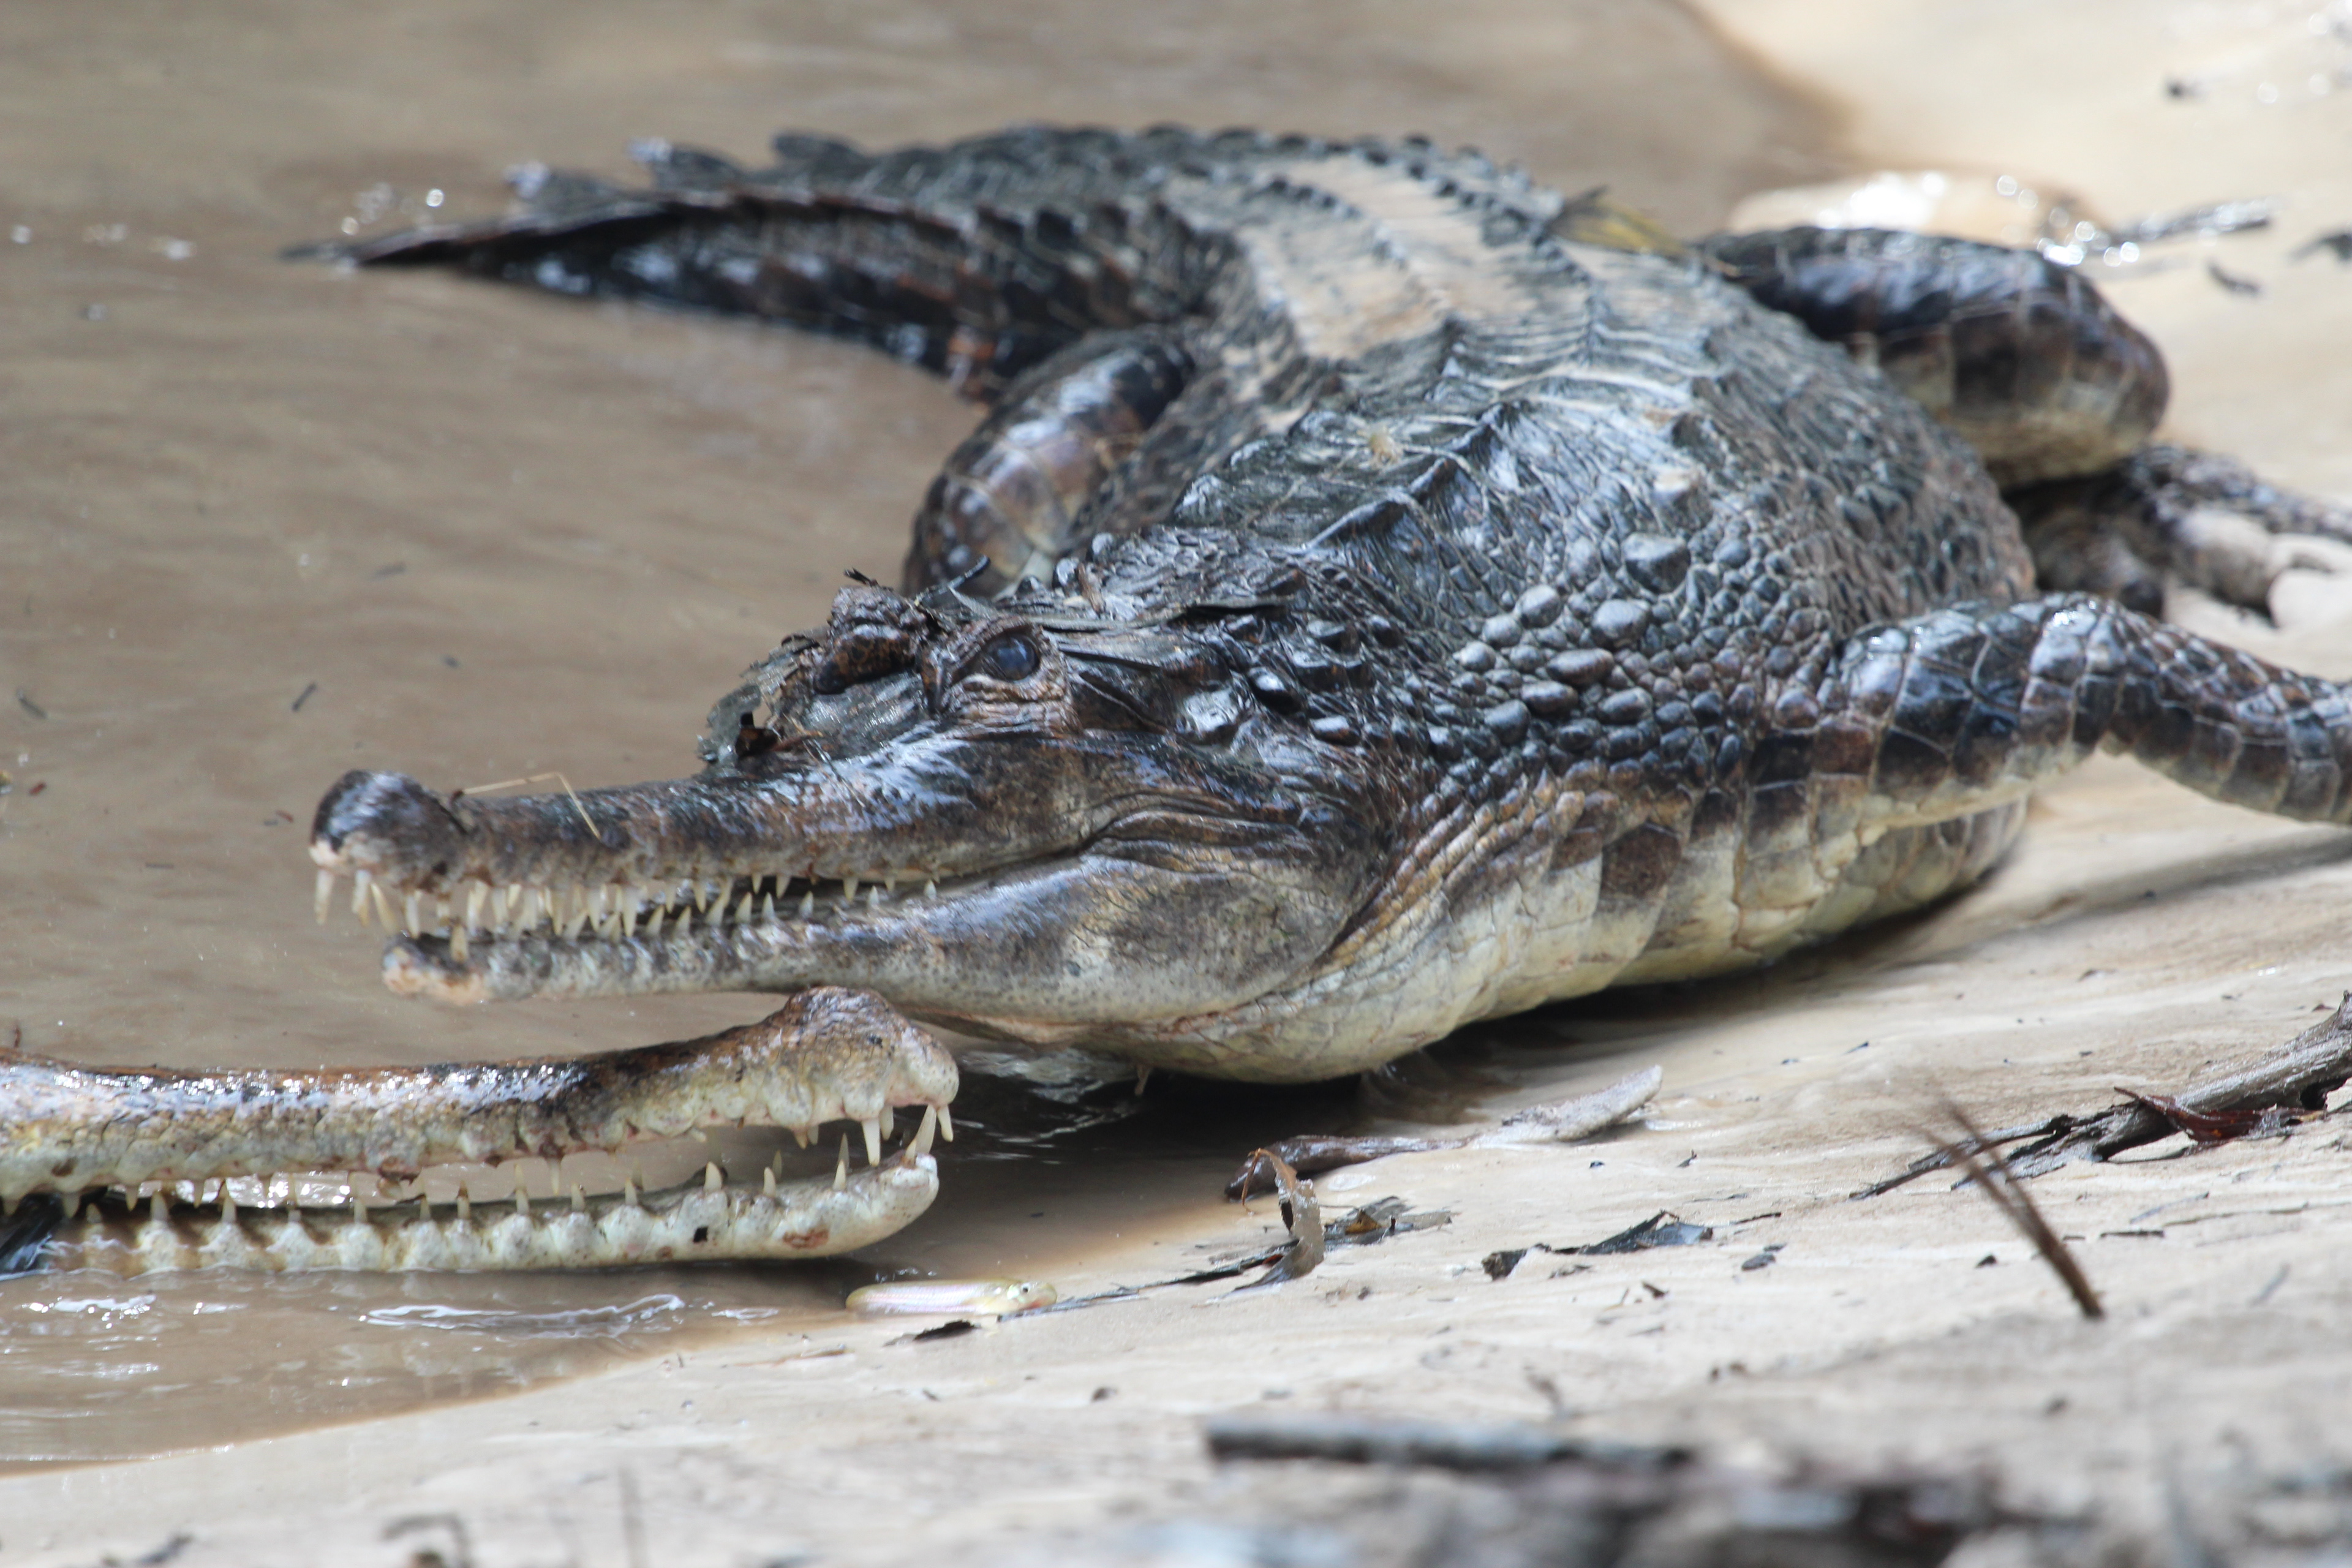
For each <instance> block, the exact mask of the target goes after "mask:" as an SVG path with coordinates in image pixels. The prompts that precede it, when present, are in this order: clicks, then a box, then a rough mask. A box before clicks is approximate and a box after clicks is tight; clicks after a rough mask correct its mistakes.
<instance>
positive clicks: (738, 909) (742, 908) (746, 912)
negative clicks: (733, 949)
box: [735, 890, 756, 925]
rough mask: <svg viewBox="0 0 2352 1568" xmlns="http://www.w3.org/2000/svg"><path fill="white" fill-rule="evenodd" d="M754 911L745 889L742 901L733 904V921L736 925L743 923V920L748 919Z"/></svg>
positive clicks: (749, 895)
mask: <svg viewBox="0 0 2352 1568" xmlns="http://www.w3.org/2000/svg"><path fill="white" fill-rule="evenodd" d="M755 912H756V910H755V908H754V905H753V903H752V898H751V892H750V891H748V890H747V891H746V892H745V893H744V895H743V899H742V901H741V902H740V903H738V904H737V905H736V906H735V923H736V924H737V925H741V924H743V923H744V922H745V921H749V920H750V919H751V916H752V915H753V914H754V913H755Z"/></svg>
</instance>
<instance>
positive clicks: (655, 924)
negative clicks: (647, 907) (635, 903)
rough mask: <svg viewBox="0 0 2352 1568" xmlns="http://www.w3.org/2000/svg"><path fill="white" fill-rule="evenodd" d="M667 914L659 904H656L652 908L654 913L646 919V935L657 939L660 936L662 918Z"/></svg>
mask: <svg viewBox="0 0 2352 1568" xmlns="http://www.w3.org/2000/svg"><path fill="white" fill-rule="evenodd" d="M668 912H669V911H668V910H665V909H663V908H662V907H661V906H660V905H659V904H656V905H655V906H654V912H653V913H652V914H650V915H647V916H646V935H647V936H649V937H653V938H656V939H658V938H659V937H660V936H661V928H662V916H664V915H666V914H667V913H668Z"/></svg>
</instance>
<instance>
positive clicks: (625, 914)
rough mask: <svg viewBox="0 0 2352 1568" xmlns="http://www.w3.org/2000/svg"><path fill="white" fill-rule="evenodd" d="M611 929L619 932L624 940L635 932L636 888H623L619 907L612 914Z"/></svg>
mask: <svg viewBox="0 0 2352 1568" xmlns="http://www.w3.org/2000/svg"><path fill="white" fill-rule="evenodd" d="M613 929H614V931H618V932H620V934H621V940H622V941H624V942H626V941H627V940H628V939H629V938H631V937H633V936H635V935H636V934H637V890H636V889H635V888H629V889H624V890H623V892H622V894H621V908H620V910H619V912H618V913H617V914H615V915H614V919H613Z"/></svg>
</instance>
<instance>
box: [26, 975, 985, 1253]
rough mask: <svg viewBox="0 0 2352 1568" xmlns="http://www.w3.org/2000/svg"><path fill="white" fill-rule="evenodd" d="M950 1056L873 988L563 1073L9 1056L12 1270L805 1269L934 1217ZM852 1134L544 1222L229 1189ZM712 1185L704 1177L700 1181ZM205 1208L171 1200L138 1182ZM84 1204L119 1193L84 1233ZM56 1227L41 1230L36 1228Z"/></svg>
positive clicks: (518, 1212)
mask: <svg viewBox="0 0 2352 1568" xmlns="http://www.w3.org/2000/svg"><path fill="white" fill-rule="evenodd" d="M955 1089H956V1069H955V1063H954V1061H953V1059H952V1058H950V1057H949V1055H948V1054H947V1052H946V1051H945V1050H944V1049H943V1048H942V1047H940V1045H939V1044H938V1043H937V1042H936V1041H934V1040H933V1039H931V1038H930V1037H929V1036H928V1035H926V1034H924V1033H923V1032H922V1031H921V1030H920V1029H919V1028H917V1027H916V1026H913V1025H911V1024H909V1023H908V1022H907V1021H906V1020H905V1019H904V1018H902V1017H900V1016H898V1013H896V1012H895V1011H894V1010H892V1009H891V1008H890V1007H889V1005H887V1004H886V1003H884V1002H883V1001H882V1000H881V999H880V998H878V997H877V996H875V995H874V994H871V993H870V992H865V991H857V990H851V989H847V988H844V987H838V986H812V987H810V988H808V989H806V990H804V991H801V992H797V993H795V994H793V995H791V996H790V997H789V998H788V999H787V1000H786V1001H785V1003H784V1005H782V1007H780V1008H778V1009H777V1010H776V1011H775V1012H774V1013H773V1014H772V1015H771V1016H769V1017H767V1018H765V1019H763V1020H761V1022H760V1023H757V1024H752V1025H749V1026H744V1027H741V1028H736V1029H730V1030H727V1031H725V1032H724V1033H721V1034H718V1035H713V1036H709V1037H706V1038H703V1039H698V1040H691V1041H686V1042H682V1043H677V1044H669V1045H658V1046H648V1047H639V1048H636V1049H633V1050H625V1051H614V1052H608V1053H604V1054H602V1055H597V1056H589V1057H581V1058H541V1059H535V1060H528V1061H516V1062H504V1063H485V1064H467V1065H441V1066H434V1067H423V1068H367V1069H357V1070H342V1071H324V1072H273V1071H263V1070H247V1071H237V1072H223V1073H189V1072H166V1071H160V1070H151V1071H143V1072H129V1071H107V1070H102V1069H96V1068H80V1067H72V1066H68V1065H66V1064H62V1063H58V1062H51V1061H46V1060H43V1059H41V1058H34V1057H27V1056H23V1055H19V1054H16V1053H14V1052H10V1053H7V1054H6V1056H5V1058H0V1198H4V1199H5V1202H6V1205H7V1206H8V1207H9V1209H10V1210H12V1211H15V1210H16V1209H17V1208H18V1205H20V1204H24V1205H27V1206H26V1211H25V1213H24V1214H23V1215H21V1216H20V1217H19V1222H18V1223H17V1224H16V1226H15V1227H14V1229H15V1232H16V1242H15V1245H14V1247H13V1248H12V1250H13V1251H14V1252H15V1254H16V1262H17V1263H18V1265H19V1266H20V1267H21V1266H23V1265H24V1264H26V1263H28V1262H30V1261H32V1258H29V1257H27V1256H26V1254H27V1253H28V1252H30V1251H32V1250H33V1248H32V1247H31V1245H30V1243H31V1241H32V1239H33V1237H34V1236H35V1234H37V1232H39V1231H41V1230H44V1229H47V1228H48V1227H49V1226H51V1225H54V1226H56V1227H57V1228H56V1229H55V1233H54V1235H52V1236H51V1237H49V1239H48V1241H47V1251H46V1257H47V1260H48V1261H50V1262H52V1263H56V1264H61V1265H64V1266H68V1267H72V1266H80V1267H99V1268H110V1269H113V1270H115V1271H117V1272H125V1273H136V1272H145V1271H148V1270H151V1269H155V1268H204V1267H211V1266H215V1265H227V1266H236V1267H247V1268H270V1269H287V1268H380V1269H402V1268H582V1267H593V1266H597V1265H601V1264H611V1263H627V1262H651V1261H662V1260H667V1259H686V1258H774V1257H810V1256H822V1255H824V1254H829V1253H835V1252H843V1251H847V1250H850V1249H852V1248H855V1247H862V1246H865V1245H866V1244H867V1243H869V1242H872V1241H875V1240H878V1239H879V1238H881V1237H884V1236H887V1235H888V1234H890V1233H891V1232H892V1231H895V1230H897V1229H898V1228H899V1227H901V1226H904V1225H906V1224H908V1222H910V1221H911V1220H913V1219H914V1218H915V1217H916V1216H918V1215H920V1214H921V1213H922V1212H923V1210H924V1209H925V1208H927V1207H928V1206H929V1204H930V1201H931V1199H932V1197H933V1196H934V1195H935V1194H936V1193H937V1190H938V1175H937V1171H936V1168H935V1167H934V1165H933V1163H932V1162H931V1160H930V1158H929V1153H928V1150H929V1144H930V1140H931V1134H932V1131H933V1130H934V1128H935V1127H944V1128H949V1129H950V1130H951V1124H950V1123H947V1122H945V1121H943V1118H944V1117H945V1116H946V1113H947V1105H948V1102H949V1101H950V1100H951V1099H952V1098H953V1097H954V1094H955ZM908 1106H920V1107H922V1108H923V1110H924V1119H923V1122H922V1125H921V1126H920V1128H919V1130H918V1131H917V1132H916V1133H915V1135H914V1137H913V1138H912V1139H911V1140H910V1141H909V1142H908V1146H907V1148H906V1149H905V1150H904V1151H903V1152H901V1153H900V1154H898V1155H896V1156H893V1157H892V1158H891V1159H890V1160H889V1161H887V1163H886V1162H885V1161H884V1160H883V1159H882V1145H883V1142H884V1133H885V1130H886V1128H887V1124H888V1121H889V1120H890V1118H891V1117H892V1115H893V1113H894V1112H895V1111H896V1110H898V1109H899V1108H901V1107H908ZM844 1120H846V1121H856V1122H858V1123H859V1124H860V1125H861V1128H862V1130H863V1142H864V1144H865V1151H866V1168H864V1169H862V1170H860V1171H858V1172H856V1173H854V1174H853V1173H850V1172H849V1171H848V1170H847V1168H846V1157H845V1158H844V1162H843V1164H842V1165H841V1166H840V1167H838V1168H837V1169H836V1171H835V1174H834V1175H833V1176H831V1177H820V1178H816V1179H814V1180H812V1181H809V1182H804V1183H793V1184H777V1183H775V1182H774V1180H773V1178H772V1177H771V1178H770V1179H769V1180H768V1181H767V1183H766V1184H764V1185H763V1186H762V1188H761V1189H760V1190H758V1191H756V1192H754V1191H752V1190H751V1189H748V1188H747V1189H736V1188H730V1187H728V1186H726V1185H725V1184H723V1181H721V1182H708V1183H706V1184H705V1185H704V1187H703V1188H702V1189H700V1190H698V1191H694V1192H681V1193H669V1194H653V1195H650V1196H642V1197H641V1196H640V1194H637V1193H636V1191H635V1188H634V1185H632V1186H631V1187H630V1188H627V1189H625V1191H624V1192H623V1193H622V1194H619V1195H618V1196H600V1197H595V1198H591V1197H589V1196H587V1195H586V1194H584V1193H581V1192H578V1191H577V1190H575V1192H574V1193H573V1194H572V1198H571V1200H570V1202H569V1203H568V1204H566V1203H565V1202H564V1201H562V1200H560V1199H559V1200H555V1201H553V1202H551V1203H547V1204H542V1205H541V1208H540V1209H539V1210H538V1211H537V1212H536V1213H534V1212H533V1211H532V1209H531V1208H530V1201H529V1199H528V1197H527V1196H524V1195H523V1194H521V1193H520V1188H518V1189H517V1196H516V1198H515V1199H514V1200H513V1201H512V1202H511V1203H509V1204H506V1205H496V1206H495V1208H493V1209H492V1211H491V1214H492V1215H493V1216H494V1217H477V1216H475V1215H473V1214H471V1213H470V1212H469V1209H470V1205H466V1204H464V1203H462V1202H461V1203H460V1204H459V1205H457V1207H456V1209H454V1210H451V1211H445V1212H444V1213H442V1214H439V1215H436V1213H435V1211H434V1210H433V1208H432V1207H431V1205H429V1204H428V1203H427V1202H426V1201H425V1200H424V1199H422V1198H418V1199H415V1200H410V1201H405V1202H403V1203H401V1204H397V1205H390V1206H387V1207H383V1208H377V1209H374V1210H373V1211H371V1210H370V1209H369V1208H368V1207H367V1206H366V1204H365V1201H364V1200H363V1199H362V1200H359V1201H358V1202H355V1203H354V1205H352V1206H351V1207H348V1208H337V1209H332V1210H302V1209H299V1208H297V1207H296V1206H295V1205H293V1204H292V1202H291V1199H290V1195H289V1203H288V1205H287V1206H285V1207H284V1208H268V1209H254V1208H247V1209H246V1210H245V1211H243V1212H242V1213H240V1212H239V1210H238V1209H237V1207H236V1203H235V1201H234V1199H233V1198H232V1197H231V1196H230V1194H229V1189H228V1185H227V1183H228V1182H229V1181H230V1180H233V1179H236V1178H247V1177H263V1178H267V1177H269V1176H272V1175H276V1174H278V1173H288V1172H312V1171H345V1172H352V1173H373V1174H374V1175H377V1176H380V1177H390V1178H394V1179H404V1178H409V1177H414V1176H415V1175H416V1174H417V1173H420V1172H421V1171H423V1170H424V1169H425V1167H427V1166H429V1165H435V1164H449V1163H499V1162H502V1161H505V1160H510V1159H516V1158H524V1157H530V1158H539V1159H548V1160H554V1159H560V1158H562V1156H563V1155H565V1154H570V1153H577V1152H587V1151H605V1152H619V1151H620V1150H622V1149H623V1148H625V1146H626V1145H628V1144H629V1143H631V1142H635V1141H637V1140H640V1139H647V1138H666V1137H676V1136H680V1135H683V1134H686V1133H688V1132H691V1131H695V1130H697V1129H699V1128H703V1127H715V1126H730V1127H731V1126H745V1125H772V1126H778V1127H783V1128H787V1129H790V1130H791V1131H793V1133H794V1135H795V1136H796V1137H798V1138H799V1139H800V1140H801V1141H802V1142H803V1143H805V1142H809V1141H811V1140H812V1139H814V1136H815V1134H816V1132H817V1130H818V1129H819V1128H820V1127H821V1126H822V1125H823V1124H824V1123H825V1122H828V1121H844ZM709 1169H710V1171H711V1172H712V1173H716V1171H717V1167H716V1166H715V1165H714V1166H712V1167H710V1168H709ZM215 1182H218V1183H219V1184H220V1185H219V1187H218V1188H217V1192H218V1194H219V1195H218V1202H217V1203H216V1204H215V1205H203V1206H196V1205H184V1204H181V1205H174V1204H173V1201H172V1200H173V1194H169V1193H166V1192H161V1191H159V1192H156V1193H154V1194H152V1197H150V1198H149V1199H148V1201H147V1202H146V1203H145V1204H144V1205H142V1203H141V1202H140V1194H141V1193H142V1188H143V1187H145V1186H146V1185H147V1184H151V1183H152V1184H163V1185H166V1186H176V1185H177V1184H195V1185H196V1187H197V1188H198V1189H199V1192H201V1189H202V1188H203V1187H204V1186H205V1184H211V1183H215ZM91 1188H100V1189H114V1188H120V1189H121V1194H120V1195H119V1196H118V1197H116V1198H105V1197H103V1195H102V1196H101V1201H100V1203H98V1204H97V1205H94V1206H93V1207H92V1208H91V1209H90V1210H89V1211H88V1213H87V1215H85V1214H84V1212H83V1205H82V1202H81V1199H82V1195H83V1194H85V1193H86V1192H88V1191H89V1189H91ZM45 1222H46V1223H45Z"/></svg>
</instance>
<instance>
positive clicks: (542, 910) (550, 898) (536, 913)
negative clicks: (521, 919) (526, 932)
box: [530, 887, 557, 933]
mask: <svg viewBox="0 0 2352 1568" xmlns="http://www.w3.org/2000/svg"><path fill="white" fill-rule="evenodd" d="M530 900H531V904H530V923H531V924H533V925H537V924H538V923H539V922H540V921H542V920H544V921H546V922H547V929H548V931H550V932H551V933H552V932H553V931H554V930H555V928H556V924H557V916H556V912H555V889H553V888H546V887H534V888H532V889H531V890H530Z"/></svg>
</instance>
